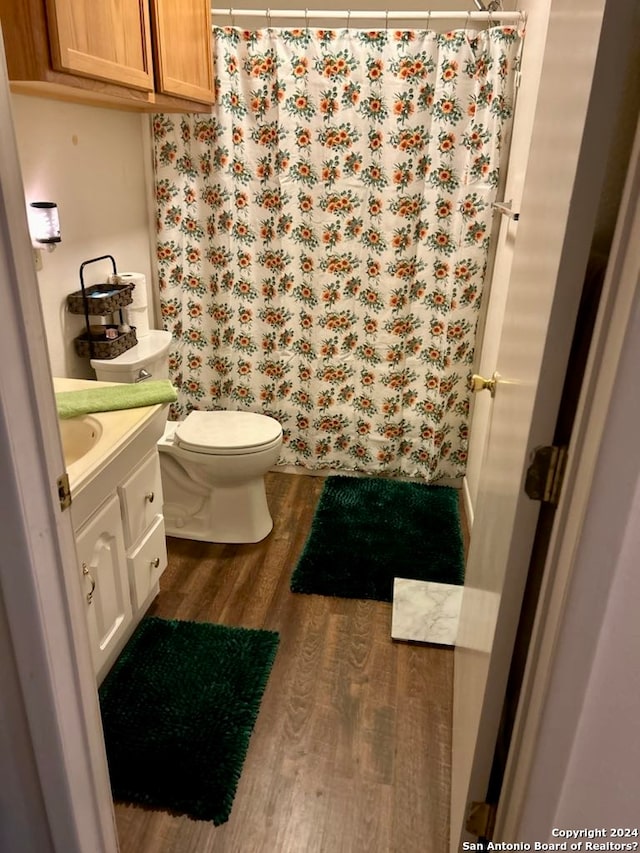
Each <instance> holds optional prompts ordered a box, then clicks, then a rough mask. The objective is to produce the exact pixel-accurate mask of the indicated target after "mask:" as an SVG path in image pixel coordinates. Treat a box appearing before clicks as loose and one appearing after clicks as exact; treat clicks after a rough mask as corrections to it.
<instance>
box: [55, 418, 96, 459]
mask: <svg viewBox="0 0 640 853" xmlns="http://www.w3.org/2000/svg"><path fill="white" fill-rule="evenodd" d="M58 425H59V427H60V436H61V438H62V452H63V454H64V461H65V464H66V465H73V463H74V462H77V461H78V459H82V457H83V456H84V455H85V454H86V453H88V452H89V451H90V450H91V449H92V448H93V447H95V445H96V444H97V442H98V441H99V439H100V436H101V435H102V424H101V423H100V422H99V421H97V420H96V419H95V418H92V417H91V415H84V416H83V417H79V418H69V419H65V420H60V421H58Z"/></svg>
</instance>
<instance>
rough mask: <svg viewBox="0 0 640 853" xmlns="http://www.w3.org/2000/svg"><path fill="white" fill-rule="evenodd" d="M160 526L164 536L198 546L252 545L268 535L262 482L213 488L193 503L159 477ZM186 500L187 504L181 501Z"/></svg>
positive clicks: (269, 523)
mask: <svg viewBox="0 0 640 853" xmlns="http://www.w3.org/2000/svg"><path fill="white" fill-rule="evenodd" d="M162 488H163V492H164V509H163V513H164V524H165V530H166V533H167V536H177V537H178V538H180V539H197V540H198V541H201V542H212V543H215V542H219V543H236V544H238V543H247V544H249V543H253V542H260V540H262V539H264V538H265V537H266V536H268V535H269V533H270V532H271V530H272V528H273V520H272V518H271V514H270V512H269V507H268V506H267V496H266V494H265V489H264V480H263V478H262V477H257V478H254V479H252V480H249V481H245V482H243V483H240V484H237V483H236V484H234V485H225V484H222V485H220V486H214V487H213V488H212V489H211V490H210V491H209V492H208V494H205V495H200V496H198V497H197V498H196V499H195V500H194V497H195V496H194V495H193V493H191V494H189V495H188V496H185V495H184V493H183V492H182V493H181V490H180V489H177V490H176V489H175V488H172V484H171V480H170V478H169V481H168V482H167V478H166V477H164V476H163V486H162ZM185 498H187V500H185Z"/></svg>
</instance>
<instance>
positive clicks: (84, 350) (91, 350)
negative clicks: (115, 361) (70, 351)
mask: <svg viewBox="0 0 640 853" xmlns="http://www.w3.org/2000/svg"><path fill="white" fill-rule="evenodd" d="M102 328H103V329H116V331H117V329H118V327H117V326H112V325H106V326H102ZM103 334H104V333H103ZM137 343H138V339H137V337H136V329H135V326H131V328H130V331H128V332H124V334H122V335H118V337H117V338H105V337H102V336H101V337H100V338H98V337H97V336H96V334H95V333H94V332H91V331H89V332H83V334H81V335H78V337H77V338H74V339H73V345H74V347H75V350H76V354H77V355H79V356H80V357H81V358H115V357H116V356H118V355H122V353H123V352H126V351H127V350H128V349H131V347H134V346H135V345H136V344H137Z"/></svg>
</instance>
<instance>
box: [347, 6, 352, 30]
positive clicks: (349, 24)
mask: <svg viewBox="0 0 640 853" xmlns="http://www.w3.org/2000/svg"><path fill="white" fill-rule="evenodd" d="M347 29H348V30H350V29H351V9H347Z"/></svg>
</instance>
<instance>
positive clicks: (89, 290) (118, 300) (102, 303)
mask: <svg viewBox="0 0 640 853" xmlns="http://www.w3.org/2000/svg"><path fill="white" fill-rule="evenodd" d="M134 286H135V285H134V284H133V283H129V284H92V285H91V287H85V289H84V293H85V295H86V299H87V312H88V313H89V314H95V315H104V314H113V313H114V312H115V311H118V310H119V309H120V308H124V307H125V306H126V305H131V303H132V302H133V296H132V295H131V294H132V291H133V288H134ZM94 294H102V295H94ZM67 307H68V309H69V311H70V312H71V314H84V313H85V306H84V296H83V293H82V291H81V290H76V291H74V292H73V293H70V294H69V295H68V296H67Z"/></svg>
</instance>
